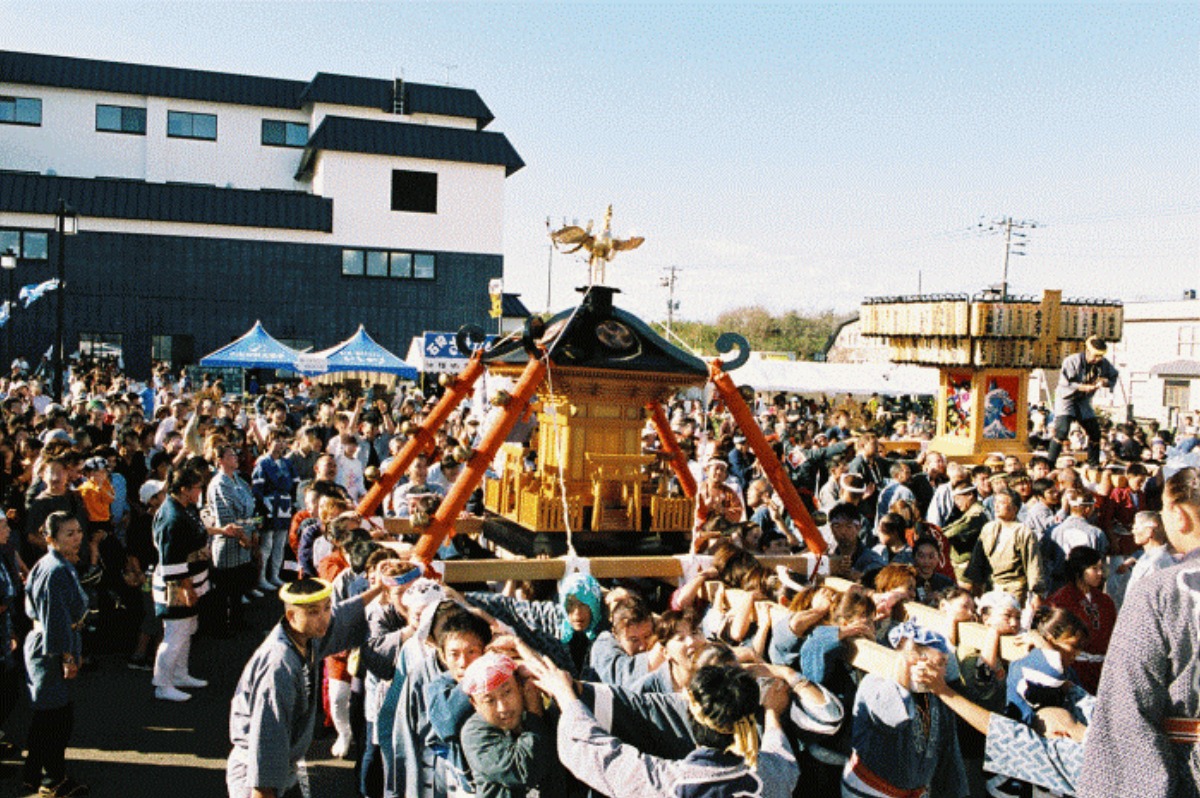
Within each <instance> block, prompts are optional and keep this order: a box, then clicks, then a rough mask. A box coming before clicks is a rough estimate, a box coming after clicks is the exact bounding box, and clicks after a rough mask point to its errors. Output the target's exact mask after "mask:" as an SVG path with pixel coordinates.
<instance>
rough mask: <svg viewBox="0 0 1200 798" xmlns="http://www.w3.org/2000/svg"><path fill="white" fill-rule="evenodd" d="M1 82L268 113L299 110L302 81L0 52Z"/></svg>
mask: <svg viewBox="0 0 1200 798" xmlns="http://www.w3.org/2000/svg"><path fill="white" fill-rule="evenodd" d="M0 81H3V82H5V83H23V84H27V85H31V86H55V87H58V88H64V89H88V90H91V91H109V92H114V93H117V94H136V95H141V96H148V97H176V98H179V99H183V100H206V101H209V102H222V103H233V104H235V105H261V106H265V107H268V108H298V107H299V103H298V102H297V98H298V97H299V96H300V92H301V91H303V90H304V87H305V86H306V85H307V83H305V82H304V81H299V80H284V79H281V78H263V77H254V76H251V75H234V74H230V73H226V72H206V71H204V70H199V69H179V68H176V67H163V66H148V65H146V64H123V63H119V62H116V61H96V60H92V59H88V58H69V57H67V56H60V55H43V54H41V53H17V52H11V51H0Z"/></svg>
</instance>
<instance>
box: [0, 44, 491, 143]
mask: <svg viewBox="0 0 1200 798" xmlns="http://www.w3.org/2000/svg"><path fill="white" fill-rule="evenodd" d="M0 82H4V83H19V84H25V85H30V86H54V87H57V88H64V89H86V90H90V91H107V92H113V93H115V94H131V95H138V96H146V97H175V98H179V99H183V100H203V101H208V102H220V103H232V104H234V105H257V106H263V107H266V108H301V107H303V106H304V105H305V104H307V103H313V102H323V103H332V104H336V105H351V106H355V107H360V108H375V109H379V110H383V111H391V110H392V107H393V96H392V93H393V83H392V81H390V80H380V79H377V78H361V77H353V76H350V75H334V74H330V73H328V72H318V73H317V75H316V76H315V77H314V78H313V79H312V80H309V81H304V80H287V79H285V78H266V77H259V76H254V75H237V74H233V73H229V72H210V71H206V70H201V69H181V68H178V67H164V66H151V65H147V64H126V63H121V62H118V61H98V60H93V59H88V58H71V57H68V56H61V55H45V54H42V53H19V52H13V51H10V50H0ZM403 86H404V92H405V96H404V100H405V102H404V110H405V113H410V114H418V113H428V114H440V115H443V116H457V117H462V118H465V119H474V120H475V121H476V125H477V126H478V128H479V129H481V130H482V129H483V128H485V127H487V125H488V123H489V122H491V121H492V119H494V118H495V117H493V115H492V112H491V111H490V110H489V109H488V107H487V105H486V104H484V102H483V100H482V99H480V97H479V95H478V94H477V93H476V92H475V91H474V90H473V89H459V88H454V87H452V86H430V85H427V84H423V83H408V82H404V83H403Z"/></svg>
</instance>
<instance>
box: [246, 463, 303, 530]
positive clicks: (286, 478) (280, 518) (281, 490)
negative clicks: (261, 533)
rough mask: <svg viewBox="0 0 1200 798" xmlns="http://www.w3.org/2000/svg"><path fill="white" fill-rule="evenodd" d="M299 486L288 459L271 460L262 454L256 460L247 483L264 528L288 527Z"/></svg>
mask: <svg viewBox="0 0 1200 798" xmlns="http://www.w3.org/2000/svg"><path fill="white" fill-rule="evenodd" d="M299 483H300V480H299V479H297V478H296V472H295V471H294V470H293V469H292V463H291V461H290V460H284V459H281V460H272V459H271V458H270V456H268V455H265V454H264V455H263V456H262V457H260V458H258V462H256V463H255V464H254V473H253V474H252V475H251V477H250V484H251V487H252V488H253V489H254V498H255V499H256V500H257V501H258V504H259V506H260V507H261V509H262V513H263V528H264V529H267V530H271V529H287V528H288V527H289V526H290V525H291V523H292V499H293V497H294V496H295V495H296V486H297V485H299Z"/></svg>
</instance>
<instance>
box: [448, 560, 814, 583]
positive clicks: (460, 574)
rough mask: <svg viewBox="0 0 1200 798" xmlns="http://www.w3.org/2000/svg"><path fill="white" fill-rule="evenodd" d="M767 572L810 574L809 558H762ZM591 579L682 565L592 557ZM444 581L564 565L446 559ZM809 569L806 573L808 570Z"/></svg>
mask: <svg viewBox="0 0 1200 798" xmlns="http://www.w3.org/2000/svg"><path fill="white" fill-rule="evenodd" d="M758 560H759V562H761V563H762V564H763V565H764V566H765V567H767V568H768V569H773V568H774V567H775V566H777V565H785V566H787V567H788V568H792V569H794V570H796V571H802V572H804V573H810V572H811V571H812V560H811V558H810V557H809V555H806V554H797V555H791V556H787V557H759V558H758ZM588 563H589V568H590V570H591V573H592V576H594V577H596V578H597V579H620V578H629V579H666V580H671V581H674V580H678V579H679V578H681V577H682V576H683V565H682V563H681V562H680V560H679V558H677V557H666V556H656V557H592V558H590V559H589V560H588ZM445 568H446V570H445V574H444V577H443V578H444V579H445V580H446V581H447V582H451V583H453V582H491V581H496V582H499V581H505V580H508V579H529V580H534V581H536V580H539V579H561V578H562V576H563V572H564V570H565V563H564V561H563V560H561V559H557V558H556V559H545V560H447V561H446V562H445ZM805 569H807V570H805Z"/></svg>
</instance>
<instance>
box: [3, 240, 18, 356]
mask: <svg viewBox="0 0 1200 798" xmlns="http://www.w3.org/2000/svg"><path fill="white" fill-rule="evenodd" d="M0 267H3V269H4V271H5V273H6V274H7V275H8V295H7V296H8V321H7V322H6V324H8V329H7V330H6V331H5V333H4V369H5V371H4V373H5V374H7V373H8V371H7V369H8V368H9V364H10V363H12V360H13V354H12V339H13V328H12V324H13V308H14V306H15V305H16V304H17V296H16V281H15V275H16V273H17V253H16V252H15V251H14V250H12V249H8V250H6V251H5V252H4V254H3V255H0Z"/></svg>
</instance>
